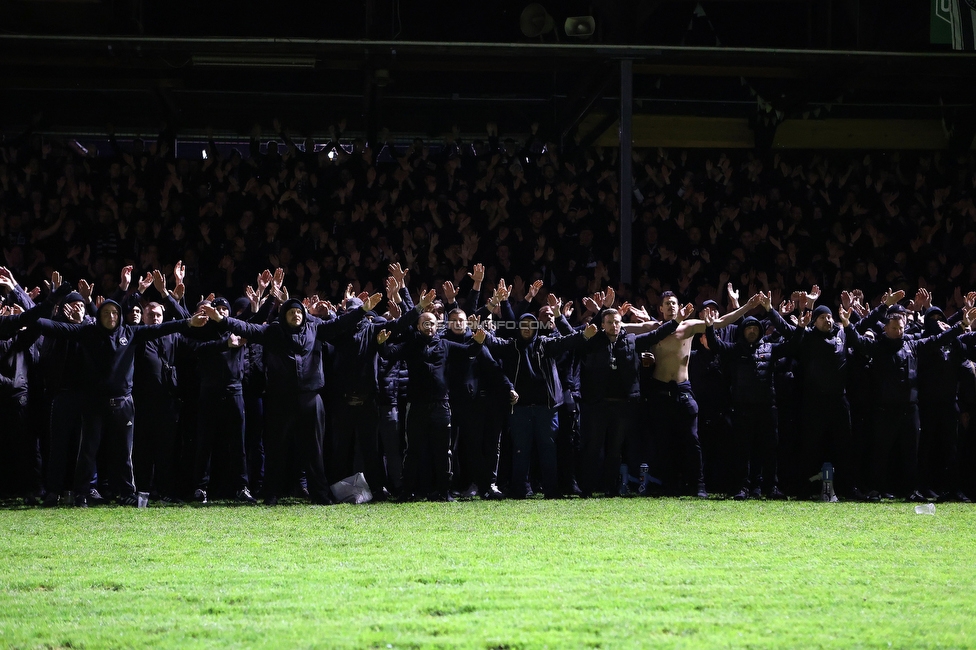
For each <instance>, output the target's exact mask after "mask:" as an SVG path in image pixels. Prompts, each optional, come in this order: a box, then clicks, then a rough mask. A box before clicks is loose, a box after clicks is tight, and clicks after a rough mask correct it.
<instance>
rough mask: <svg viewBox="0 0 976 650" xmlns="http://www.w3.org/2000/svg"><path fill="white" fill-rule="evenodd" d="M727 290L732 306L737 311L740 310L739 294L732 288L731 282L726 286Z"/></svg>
mask: <svg viewBox="0 0 976 650" xmlns="http://www.w3.org/2000/svg"><path fill="white" fill-rule="evenodd" d="M725 290H726V291H727V292H728V294H729V302H730V303H731V306H732V307H734V308H735V309H738V308H739V292H738V291H736V290H735V289H733V288H732V283H731V282H729V283H728V285H726V287H725Z"/></svg>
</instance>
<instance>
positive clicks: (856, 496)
mask: <svg viewBox="0 0 976 650" xmlns="http://www.w3.org/2000/svg"><path fill="white" fill-rule="evenodd" d="M850 498H851V499H853V500H854V501H869V500H870V499H868V495H866V494H865V493H864V492H863V491H861V489H860V488H856V487H855V488H851V494H850Z"/></svg>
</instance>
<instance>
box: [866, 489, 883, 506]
mask: <svg viewBox="0 0 976 650" xmlns="http://www.w3.org/2000/svg"><path fill="white" fill-rule="evenodd" d="M864 498H865V499H866V500H867V501H868V502H869V503H878V502H880V501H881V493H880V492H878V491H877V490H871V491H870V492H868V493H867V494H866V495H865V496H864Z"/></svg>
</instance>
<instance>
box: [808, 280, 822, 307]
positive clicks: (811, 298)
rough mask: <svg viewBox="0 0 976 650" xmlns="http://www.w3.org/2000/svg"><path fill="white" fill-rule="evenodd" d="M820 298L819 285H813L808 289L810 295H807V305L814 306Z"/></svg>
mask: <svg viewBox="0 0 976 650" xmlns="http://www.w3.org/2000/svg"><path fill="white" fill-rule="evenodd" d="M819 298H820V285H818V284H815V285H813V287H811V289H810V293H808V294H807V304H808V305H809V306H811V307H813V305H814V304H816V302H817V299H819Z"/></svg>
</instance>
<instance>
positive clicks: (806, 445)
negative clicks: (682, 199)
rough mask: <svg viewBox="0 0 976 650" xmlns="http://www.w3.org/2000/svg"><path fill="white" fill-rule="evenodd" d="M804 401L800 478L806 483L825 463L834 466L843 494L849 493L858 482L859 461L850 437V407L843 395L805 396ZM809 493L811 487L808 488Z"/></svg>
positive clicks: (816, 488) (808, 484) (807, 483)
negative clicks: (855, 457)
mask: <svg viewBox="0 0 976 650" xmlns="http://www.w3.org/2000/svg"><path fill="white" fill-rule="evenodd" d="M804 397H805V399H804V402H803V408H802V413H803V446H802V452H801V459H802V462H801V463H800V468H801V471H800V477H799V478H800V481H801V482H805V483H806V485H807V486H811V485H814V486H815V487H814V490H819V487H820V484H819V483H810V482H809V478H810V477H811V476H813V475H814V474H817V473H818V472H819V471H820V469H821V468H822V467H823V464H824V463H830V464H831V465H833V466H834V471H835V472H836V474H835V476H836V480H835V484H836V485H837V488H838V491H839V492H840V493H841V494H845V495H850V492H851V490H853V489H854V487H856V486H857V485H858V481H859V475H858V468H857V463H856V462H855V461H854V452H853V448H852V447H853V441H852V439H851V407H850V404H849V403H848V401H847V397H845V396H844V395H822V396H818V395H806V396H804ZM807 492H808V493H809V492H810V490H809V488H808V489H807Z"/></svg>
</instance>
